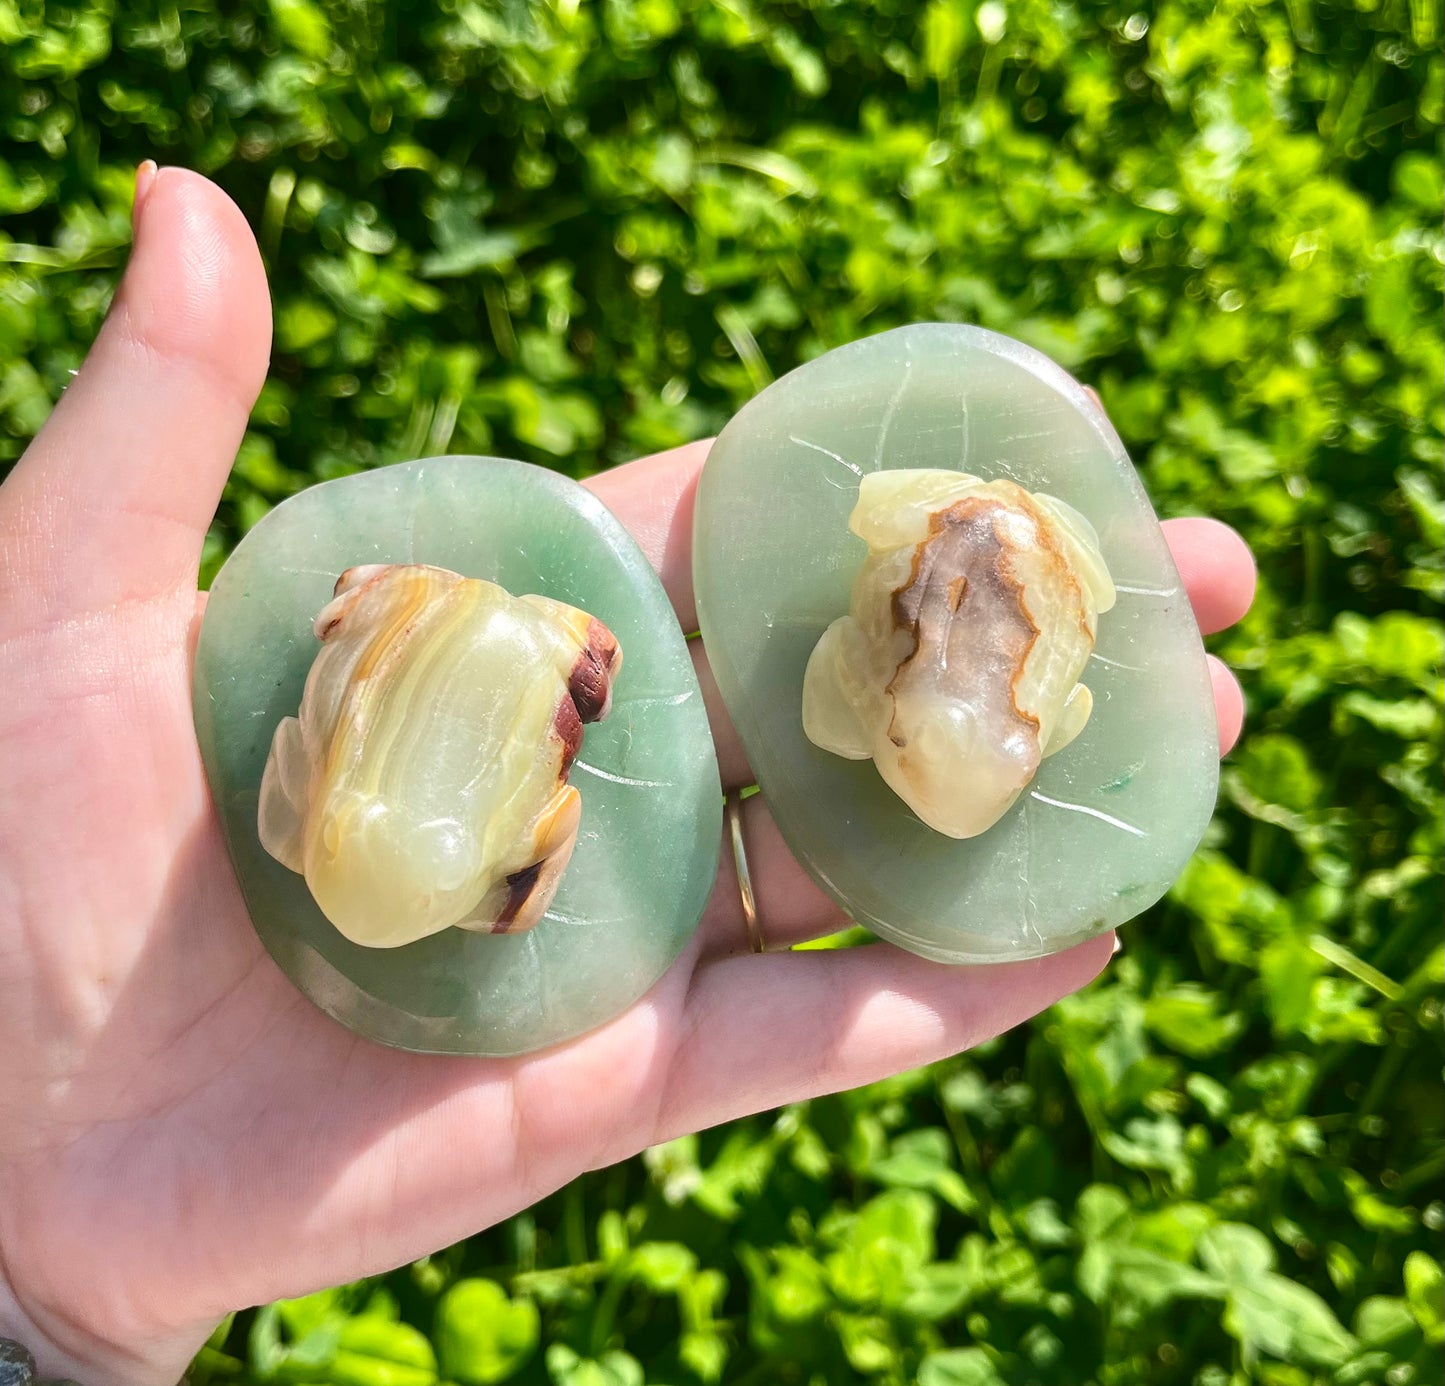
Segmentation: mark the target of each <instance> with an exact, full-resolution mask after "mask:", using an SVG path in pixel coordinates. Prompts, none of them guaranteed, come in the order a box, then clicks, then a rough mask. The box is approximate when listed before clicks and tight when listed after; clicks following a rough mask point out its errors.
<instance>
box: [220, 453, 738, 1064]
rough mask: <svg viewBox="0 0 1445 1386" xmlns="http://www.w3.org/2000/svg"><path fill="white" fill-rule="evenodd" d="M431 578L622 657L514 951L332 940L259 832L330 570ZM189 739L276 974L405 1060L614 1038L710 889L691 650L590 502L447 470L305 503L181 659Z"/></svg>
mask: <svg viewBox="0 0 1445 1386" xmlns="http://www.w3.org/2000/svg"><path fill="white" fill-rule="evenodd" d="M412 562H416V563H432V564H436V565H438V566H440V567H444V568H450V569H452V570H453V571H455V572H459V573H463V574H465V575H467V576H469V577H480V578H486V579H488V580H489V581H492V582H497V583H500V584H501V585H502V586H504V587H506V588H508V589H509V590H510V591H512V592H514V593H516V594H522V593H526V592H536V593H540V594H542V595H544V596H548V597H552V598H554V599H555V600H557V601H562V602H566V603H568V604H570V605H573V606H577V607H580V608H581V609H583V610H584V611H588V612H590V613H591V614H592V615H594V616H596V617H597V618H598V619H599V620H601V621H603V622H604V623H605V624H606V625H607V626H608V627H609V628H610V629H611V630H612V631H613V633H614V634H615V635H616V636H617V638H618V640H619V641H620V642H621V645H622V649H623V652H624V662H623V668H622V672H621V675H620V676H619V678H618V680H617V684H616V686H615V687H614V689H613V702H612V711H611V713H610V715H609V716H608V718H607V720H606V721H604V722H600V723H594V724H593V725H590V726H588V727H587V728H586V736H585V739H584V741H583V743H582V749H581V752H580V753H579V755H578V758H577V761H576V763H575V764H574V765H573V768H572V775H571V783H572V784H573V785H575V786H576V787H577V788H578V789H579V790H580V791H581V794H582V824H581V829H580V832H579V835H578V841H577V847H576V851H575V852H574V854H573V857H572V860H571V863H570V864H569V865H568V867H567V871H566V874H565V875H564V876H563V879H562V884H561V887H560V889H559V890H558V893H557V896H556V898H555V899H554V900H553V902H552V905H551V907H550V908H549V909H548V911H547V913H546V915H545V916H544V917H543V920H542V922H541V923H540V924H539V925H538V926H537V927H536V928H535V929H533V930H531V931H530V932H528V933H524V934H519V935H487V934H477V933H469V932H466V931H463V930H460V929H447V930H444V931H443V932H442V933H440V934H435V935H433V936H431V937H429V938H425V939H422V940H420V941H419V942H416V943H412V944H408V945H406V946H404V947H401V948H396V949H372V948H365V947H361V946H358V945H356V944H353V943H350V942H348V941H347V940H346V939H345V938H343V937H342V936H341V935H340V934H339V933H338V932H337V931H336V930H335V929H334V928H333V927H332V926H331V925H330V924H329V923H328V922H327V921H326V919H325V917H324V916H323V915H322V914H321V912H320V910H319V909H318V908H317V907H316V904H315V902H314V901H313V900H312V898H311V896H310V894H309V892H308V891H307V889H306V884H305V882H304V880H303V879H302V878H301V877H300V876H298V875H296V874H295V873H294V872H291V871H288V870H287V869H286V868H285V867H284V866H282V865H281V864H280V863H279V862H277V861H275V860H273V859H272V858H271V857H270V856H268V855H267V854H266V853H265V852H264V851H263V850H262V848H261V844H260V842H259V840H258V838H257V834H256V805H257V794H258V790H259V787H260V782H261V772H262V769H263V767H264V765H265V761H266V754H267V751H268V749H269V748H270V744H271V736H272V733H273V731H274V730H275V727H276V724H277V723H278V722H279V721H280V720H281V718H282V717H285V716H288V715H294V714H295V712H296V709H297V705H298V704H299V702H300V698H301V689H302V685H303V684H304V682H305V679H306V673H307V670H308V669H309V668H310V666H311V662H312V660H313V659H314V658H315V655H316V652H317V650H318V649H319V648H320V647H319V645H318V643H317V641H316V638H315V636H314V635H313V634H312V630H311V623H312V620H313V619H314V617H315V615H316V613H317V612H318V611H320V609H321V608H322V607H323V606H324V605H325V604H326V602H327V601H328V600H329V599H330V596H331V589H332V585H333V584H334V583H335V581H336V578H337V575H338V574H339V573H341V572H342V570H343V569H345V568H348V567H351V566H352V565H355V564H362V563H412ZM194 701H195V715H196V730H197V735H198V737H199V739H200V744H201V751H202V755H203V756H204V758H205V762H206V769H207V772H208V774H209V776H210V780H211V787H212V792H213V794H214V795H215V798H216V802H217V805H218V806H219V809H220V812H221V818H222V825H223V829H224V831H225V835H226V840H227V843H228V845H229V847H230V851H231V857H232V860H233V861H234V863H235V866H236V872H237V875H238V876H239V878H240V882H241V888H242V890H243V892H244V894H245V897H246V903H247V905H248V906H249V908H250V911H251V917H252V919H253V921H254V922H255V925H256V929H257V931H258V933H259V934H260V935H261V938H262V940H263V941H264V942H265V944H266V947H267V948H268V950H269V951H270V953H271V955H272V957H274V958H275V959H276V961H277V962H278V963H279V964H280V965H281V967H282V968H283V969H284V971H285V972H286V973H287V975H288V976H290V977H291V979H292V980H293V981H294V982H295V983H296V984H297V986H299V987H300V988H301V990H302V991H303V992H305V993H306V995H307V996H309V997H310V998H311V999H312V1000H313V1001H314V1002H315V1003H316V1004H317V1005H318V1006H320V1007H321V1008H322V1009H323V1010H324V1011H326V1012H328V1013H329V1014H331V1015H333V1016H335V1017H336V1019H338V1020H340V1021H341V1022H342V1023H343V1024H345V1025H348V1026H349V1027H351V1028H352V1029H353V1030H357V1031H359V1032H360V1033H362V1034H364V1035H367V1036H369V1037H371V1038H373V1039H376V1040H380V1041H381V1042H382V1043H385V1044H390V1045H394V1046H397V1047H399V1048H403V1049H414V1050H422V1051H428V1052H438V1053H454V1054H489V1055H505V1054H519V1053H525V1052H529V1051H531V1050H535V1049H540V1048H543V1047H546V1046H548V1045H551V1044H555V1043H557V1042H558V1041H561V1040H564V1039H567V1038H570V1037H571V1036H574V1035H577V1034H580V1033H582V1032H584V1031H586V1030H590V1029H592V1028H594V1027H595V1026H597V1025H600V1024H602V1023H603V1022H605V1021H607V1020H609V1019H611V1018H612V1017H614V1016H616V1015H618V1014H619V1013H620V1012H622V1011H623V1010H625V1009H626V1008H627V1007H628V1006H629V1005H630V1004H631V1003H632V1002H633V1001H635V1000H636V999H637V998H638V997H640V996H641V995H642V994H643V993H644V992H645V991H646V990H647V989H648V988H649V987H650V986H651V985H652V984H653V983H654V982H655V981H656V980H657V979H658V978H659V977H660V976H661V975H662V973H663V972H664V971H665V970H666V969H667V967H668V966H669V965H670V964H671V963H672V961H673V960H674V959H675V958H676V957H677V955H678V954H679V953H680V952H681V950H682V948H683V946H684V944H685V943H686V941H687V939H688V938H689V936H690V935H691V934H692V932H693V930H694V929H695V927H696V925H697V921H698V919H699V917H700V916H701V913H702V909H703V905H704V904H705V903H706V901H707V897H708V894H709V892H710V890H711V888H712V883H713V878H714V876H715V874H716V869H717V853H718V845H719V842H720V840H721V827H722V822H721V819H722V794H721V789H720V787H719V784H718V773H717V762H716V758H715V756H714V752H713V745H712V738H711V734H710V732H709V730H708V724H707V716H706V713H705V711H704V708H703V702H702V695H701V693H700V691H699V689H698V685H697V680H696V678H695V676H694V674H693V667H692V661H691V659H690V657H689V655H688V650H687V642H686V640H685V639H684V637H683V633H682V631H681V629H680V628H679V626H678V624H677V619H676V617H675V616H674V614H673V611H672V607H671V605H670V603H669V602H668V599H667V595H666V593H665V592H664V591H663V589H662V586H661V584H660V583H659V582H658V580H657V576H656V574H655V573H654V572H653V570H652V568H651V566H650V565H649V564H648V562H647V559H646V558H645V557H644V556H643V554H642V552H641V550H640V549H639V548H638V547H637V546H636V544H635V543H634V542H633V541H632V539H631V537H630V536H629V535H628V534H627V532H626V531H625V530H624V529H623V528H622V526H621V524H620V523H618V521H617V520H616V519H615V518H614V517H613V516H612V515H611V514H610V512H608V511H607V510H606V508H605V507H604V506H603V505H602V504H601V503H600V502H599V501H598V500H597V499H596V498H595V497H594V496H592V495H591V493H590V492H588V491H586V490H585V489H583V488H582V487H580V486H578V485H577V484H576V483H575V482H572V481H570V480H568V479H567V478H565V477H562V476H558V475H557V474H555V473H553V472H548V471H545V470H543V469H541V468H537V467H531V466H528V465H526V464H525V463H521V462H509V461H502V460H498V459H495V458H476V457H447V458H434V459H430V460H426V461H421V462H411V463H407V464H405V465H402V466H395V467H387V468H383V469H381V470H378V471H373V472H365V473H362V474H360V475H357V476H352V477H347V478H344V479H343V480H340V481H333V482H327V483H325V484H323V485H320V486H315V487H312V488H311V489H309V490H307V491H303V492H302V493H301V494H300V495H297V496H295V497H293V498H292V499H290V500H288V501H286V502H285V503H283V504H282V505H279V506H277V507H276V509H275V510H273V511H272V512H271V513H270V514H269V515H267V516H266V517H265V518H264V519H263V520H262V521H261V522H260V523H259V524H258V525H257V526H256V527H255V528H254V529H252V530H251V532H250V533H249V534H247V535H246V537H245V538H244V539H243V540H242V541H241V543H240V544H239V545H238V546H237V548H236V551H235V553H234V554H233V555H232V556H231V558H230V560H229V561H228V562H227V564H226V566H225V567H224V568H223V569H222V570H221V572H220V574H219V575H218V576H217V578H216V580H215V582H214V584H213V585H212V588H211V594H210V600H209V602H208V604H207V608H206V616H205V620H204V622H203V624H202V629H201V634H200V641H199V645H198V648H197V651H196V673H195V688H194Z"/></svg>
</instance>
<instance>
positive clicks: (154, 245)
mask: <svg viewBox="0 0 1445 1386" xmlns="http://www.w3.org/2000/svg"><path fill="white" fill-rule="evenodd" d="M133 217H134V228H135V229H134V238H135V244H134V249H133V250H132V252H131V258H130V263H129V265H128V266H127V267H126V271H125V276H124V278H123V279H122V281H121V285H120V288H119V289H118V290H117V292H116V296H115V301H114V302H113V304H112V305H111V310H110V314H109V316H108V317H107V318H106V320H105V325H104V326H103V327H102V328H101V331H100V335H99V336H98V337H97V339H96V342H95V345H94V346H93V347H92V348H91V350H90V353H89V355H88V356H87V357H86V359H85V364H84V365H83V366H82V367H81V369H80V371H79V373H78V374H77V376H76V377H75V379H74V380H73V381H72V382H71V384H70V386H69V388H68V389H67V390H66V392H65V394H64V395H63V396H62V398H61V400H60V402H59V403H58V404H57V405H56V407H55V409H54V411H53V412H52V414H51V416H50V418H49V419H48V420H47V421H46V424H45V427H44V428H43V429H42V430H41V431H40V433H39V435H38V436H37V437H36V439H35V441H34V442H33V443H32V444H31V445H30V447H29V449H27V451H26V453H25V455H24V457H22V458H21V460H20V462H19V463H18V464H17V465H16V468H15V470H14V471H13V472H12V473H11V475H10V477H9V479H8V480H7V481H6V483H5V486H4V488H3V490H0V531H3V532H4V534H5V539H6V544H5V548H6V551H7V554H6V560H5V562H4V564H3V567H0V580H3V581H4V585H5V587H6V588H8V589H10V590H11V591H13V593H14V594H15V599H16V601H17V602H19V603H23V604H25V605H31V604H32V603H38V604H39V605H40V606H41V607H42V608H44V615H45V616H48V617H50V618H55V617H59V616H64V615H67V614H71V613H75V612H79V611H85V610H90V609H94V608H97V607H102V606H111V605H113V604H115V603H118V602H125V601H137V600H145V599H148V598H151V597H155V596H158V595H161V594H163V593H168V592H172V591H174V590H175V589H177V588H179V587H182V586H189V587H192V588H193V587H194V584H195V580H196V567H197V563H198V562H199V558H200V551H201V543H202V541H203V540H204V538H205V534H206V530H207V528H208V526H209V524H210V521H211V517H212V515H213V513H214V511H215V508H216V503H217V501H218V500H219V498H220V494H221V488H222V486H224V484H225V480H226V476H227V474H228V473H229V471H230V468H231V463H232V462H233V461H234V459H235V456H236V449H237V447H238V446H239V445H240V442H241V437H242V434H243V433H244V432H245V428H246V420H247V417H248V416H249V414H250V410H251V406H252V404H254V403H255V400H256V396H257V394H258V393H259V391H260V388H261V383H262V381H263V380H264V379H265V376H266V365H267V359H268V356H269V354H270V346H271V303H270V297H269V295H268V292H267V288H266V276H265V272H264V271H263V270H262V268H261V259H260V255H259V254H258V252H257V250H256V242H255V239H254V237H253V236H252V235H251V230H250V227H248V226H247V224H246V220H245V218H244V217H243V216H242V215H241V213H240V211H239V209H238V208H237V207H236V205H235V203H233V202H232V201H231V200H230V198H228V197H227V196H226V195H225V193H223V192H222V191H221V190H220V189H219V188H218V187H216V186H215V184H213V183H211V182H209V181H208V180H207V179H205V178H202V177H201V176H200V175H199V174H195V173H191V172H189V171H188V170H186V169H180V168H166V169H160V170H157V169H156V167H155V165H154V164H151V163H149V162H147V163H146V164H143V165H142V166H141V168H140V170H139V172H138V173H137V176H136V199H135V211H134V214H133ZM9 604H10V602H9V599H8V597H7V605H9Z"/></svg>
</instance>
